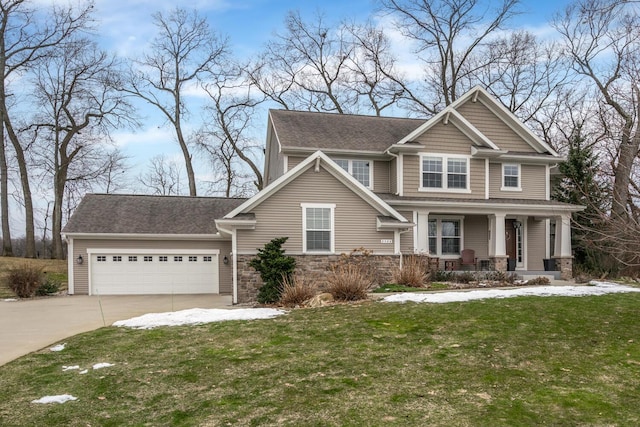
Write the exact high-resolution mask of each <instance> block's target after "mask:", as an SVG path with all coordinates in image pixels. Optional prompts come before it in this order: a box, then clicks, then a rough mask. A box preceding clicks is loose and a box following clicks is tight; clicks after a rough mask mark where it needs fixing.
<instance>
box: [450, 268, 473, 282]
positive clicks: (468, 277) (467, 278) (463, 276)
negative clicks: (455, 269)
mask: <svg viewBox="0 0 640 427" xmlns="http://www.w3.org/2000/svg"><path fill="white" fill-rule="evenodd" d="M454 277H455V278H454V280H455V281H456V282H458V283H464V284H468V283H471V282H473V281H474V280H476V277H475V276H474V275H473V273H471V272H469V271H465V272H464V273H459V274H456V275H454Z"/></svg>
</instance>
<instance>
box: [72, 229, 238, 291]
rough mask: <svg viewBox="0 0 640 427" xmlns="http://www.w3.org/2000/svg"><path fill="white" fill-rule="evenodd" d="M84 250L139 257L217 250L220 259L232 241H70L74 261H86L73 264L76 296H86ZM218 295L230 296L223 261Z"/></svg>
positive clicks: (228, 273)
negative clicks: (148, 251)
mask: <svg viewBox="0 0 640 427" xmlns="http://www.w3.org/2000/svg"><path fill="white" fill-rule="evenodd" d="M87 249H98V250H99V249H140V254H141V255H144V250H145V249H167V250H168V253H169V252H170V251H171V250H172V249H182V250H189V249H194V250H200V249H218V250H219V251H220V257H219V259H220V260H222V258H224V256H225V255H227V256H228V255H229V254H230V253H231V242H216V241H211V240H209V241H207V240H202V241H200V240H198V241H187V240H175V241H170V240H115V239H114V240H111V239H110V240H100V239H73V259H77V258H78V255H82V258H84V260H85V262H84V263H83V264H82V265H78V264H74V266H73V281H74V292H75V293H76V294H78V295H86V294H88V293H89V261H90V260H89V256H88V255H87ZM218 274H219V284H220V293H221V294H229V293H231V290H232V279H233V278H232V270H231V264H228V265H224V264H223V263H222V262H221V263H220V266H219V268H218Z"/></svg>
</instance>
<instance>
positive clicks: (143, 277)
mask: <svg viewBox="0 0 640 427" xmlns="http://www.w3.org/2000/svg"><path fill="white" fill-rule="evenodd" d="M190 256H191V257H192V261H189V257H190ZM204 256H206V257H210V259H211V261H204ZM204 256H203V255H182V254H181V255H175V254H170V253H168V254H166V255H148V254H144V253H143V252H141V253H140V254H136V255H131V254H126V255H112V254H109V255H100V254H95V255H92V256H91V293H93V294H102V295H122V294H130V295H132V294H171V293H174V294H184V293H218V292H219V284H218V256H217V255H216V254H207V255H204ZM117 257H120V258H117ZM145 257H147V260H146V261H145ZM180 257H181V258H180ZM118 259H119V260H120V261H118ZM179 259H182V261H179ZM165 260H166V261H165ZM193 260H195V261H193Z"/></svg>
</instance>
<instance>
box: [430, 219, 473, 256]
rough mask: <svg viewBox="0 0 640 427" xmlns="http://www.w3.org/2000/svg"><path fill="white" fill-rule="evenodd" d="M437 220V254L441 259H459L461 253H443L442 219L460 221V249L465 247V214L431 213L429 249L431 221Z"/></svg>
mask: <svg viewBox="0 0 640 427" xmlns="http://www.w3.org/2000/svg"><path fill="white" fill-rule="evenodd" d="M432 219H434V220H436V221H437V223H436V230H437V234H436V253H435V254H432V253H430V254H431V255H435V256H437V257H438V258H441V259H458V258H460V255H461V254H445V255H443V254H442V221H447V220H448V221H460V251H462V250H463V249H464V216H450V215H429V217H428V218H427V228H426V230H425V231H426V233H427V251H428V250H429V234H428V233H429V225H428V224H429V221H431V220H432Z"/></svg>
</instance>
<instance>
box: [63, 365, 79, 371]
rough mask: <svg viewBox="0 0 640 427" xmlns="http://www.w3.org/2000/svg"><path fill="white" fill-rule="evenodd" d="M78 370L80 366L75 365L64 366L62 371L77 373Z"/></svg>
mask: <svg viewBox="0 0 640 427" xmlns="http://www.w3.org/2000/svg"><path fill="white" fill-rule="evenodd" d="M77 369H80V366H78V365H73V366H62V371H63V372H64V371H75V370H77Z"/></svg>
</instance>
